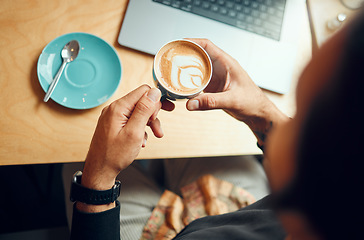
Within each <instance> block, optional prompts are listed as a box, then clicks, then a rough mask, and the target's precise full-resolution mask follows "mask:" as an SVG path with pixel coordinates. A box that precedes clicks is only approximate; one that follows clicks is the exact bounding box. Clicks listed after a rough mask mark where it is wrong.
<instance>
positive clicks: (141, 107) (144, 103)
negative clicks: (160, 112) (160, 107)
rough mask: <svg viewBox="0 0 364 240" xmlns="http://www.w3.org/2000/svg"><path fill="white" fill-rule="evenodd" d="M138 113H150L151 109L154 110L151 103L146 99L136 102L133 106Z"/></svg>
mask: <svg viewBox="0 0 364 240" xmlns="http://www.w3.org/2000/svg"><path fill="white" fill-rule="evenodd" d="M134 111H137V112H139V113H150V112H151V111H154V109H153V105H152V104H151V103H150V102H148V100H147V99H142V100H141V101H139V102H138V104H137V105H136V106H135V110H134Z"/></svg>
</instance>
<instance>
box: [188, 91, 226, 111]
mask: <svg viewBox="0 0 364 240" xmlns="http://www.w3.org/2000/svg"><path fill="white" fill-rule="evenodd" d="M225 98H226V97H225V94H224V93H203V94H200V95H199V96H197V97H195V98H192V99H190V100H188V101H187V103H186V108H187V109H188V110H190V111H196V110H212V109H224V108H225V107H226V103H225V102H226V100H225Z"/></svg>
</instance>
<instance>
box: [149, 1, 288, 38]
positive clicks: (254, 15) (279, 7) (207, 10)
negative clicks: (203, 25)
mask: <svg viewBox="0 0 364 240" xmlns="http://www.w3.org/2000/svg"><path fill="white" fill-rule="evenodd" d="M152 1H154V2H158V3H161V4H163V5H166V6H170V7H173V8H177V9H180V10H183V11H186V12H190V13H194V14H197V15H199V16H203V17H207V18H210V19H213V20H216V21H219V22H222V23H225V24H229V25H231V26H234V27H237V28H240V29H244V30H246V31H249V32H252V33H256V34H259V35H261V36H265V37H268V38H271V39H274V40H277V41H279V39H280V36H281V29H282V22H283V15H284V9H285V6H286V0H152Z"/></svg>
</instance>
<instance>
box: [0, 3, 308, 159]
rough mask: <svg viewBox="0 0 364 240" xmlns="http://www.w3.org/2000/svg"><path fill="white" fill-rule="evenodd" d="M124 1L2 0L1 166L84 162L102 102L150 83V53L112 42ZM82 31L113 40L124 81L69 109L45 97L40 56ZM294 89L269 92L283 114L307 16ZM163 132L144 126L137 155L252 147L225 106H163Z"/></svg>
mask: <svg viewBox="0 0 364 240" xmlns="http://www.w3.org/2000/svg"><path fill="white" fill-rule="evenodd" d="M127 2H128V1H120V0H108V1H99V0H63V1H47V0H37V1H28V0H2V1H1V5H0V29H1V31H0V35H1V36H0V52H1V55H2V57H1V58H0V89H1V94H0V103H1V104H0V165H15V164H36V163H61V162H77V161H83V160H84V158H85V156H86V153H87V151H88V146H89V143H90V140H91V137H92V134H93V131H94V128H95V126H96V123H97V119H98V117H99V114H100V112H101V110H102V108H103V107H104V106H106V105H107V104H109V103H111V102H112V101H113V100H115V99H117V98H119V97H121V96H123V95H125V94H126V93H128V92H129V91H131V90H133V89H135V88H136V87H138V86H139V85H141V84H144V83H147V84H149V85H153V80H152V76H151V72H152V62H153V57H152V56H150V55H147V54H143V53H140V52H136V51H133V50H130V49H127V48H124V47H121V46H120V45H118V43H117V36H118V34H119V29H120V27H121V24H122V21H123V16H124V13H125V11H126V8H127ZM70 32H87V33H91V34H94V35H97V36H99V37H101V38H103V39H104V40H105V41H107V42H108V43H110V44H111V45H113V46H114V47H115V48H116V50H117V52H118V54H119V57H120V59H121V62H122V67H123V75H122V82H121V84H120V86H119V88H118V89H117V91H116V93H115V94H114V95H113V97H112V98H111V99H110V100H108V101H107V102H106V103H105V104H103V105H101V106H99V107H96V108H93V109H90V110H72V109H68V108H65V107H62V106H60V105H58V104H57V103H55V102H53V101H49V102H48V103H44V102H43V97H44V91H43V90H42V88H41V86H40V84H39V82H38V78H37V70H36V68H37V60H38V57H39V55H40V53H41V51H42V49H43V48H44V47H45V46H46V45H47V43H49V42H50V41H51V40H53V39H54V38H56V37H58V36H60V35H63V34H66V33H70ZM301 39H302V42H301V47H300V52H299V54H298V57H297V68H296V73H295V75H294V76H293V79H294V80H293V84H292V90H291V92H290V93H288V94H286V95H278V94H275V93H271V92H266V93H267V95H268V96H269V98H270V99H272V100H273V101H274V102H275V103H276V104H277V105H278V107H279V108H280V109H281V110H282V111H284V112H285V113H287V114H289V115H292V114H294V112H295V101H294V95H295V94H294V92H295V91H294V89H295V85H296V80H297V79H298V76H299V74H300V73H301V71H302V69H303V67H304V66H305V65H306V63H307V61H308V60H309V59H310V57H311V36H310V31H309V24H308V20H307V19H305V24H304V27H303V30H302V37H301ZM159 118H160V120H161V122H162V126H163V129H164V133H165V137H164V138H163V139H156V138H154V137H153V136H152V133H151V132H150V131H149V130H148V131H149V132H148V133H149V136H150V137H149V139H148V143H147V147H146V148H145V149H143V150H142V151H141V153H140V154H139V156H138V158H139V159H152V158H177V157H178V158H179V157H191V156H194V157H199V156H224V155H238V154H257V153H260V150H259V149H258V148H257V147H256V140H255V138H254V136H253V134H252V133H251V132H250V130H249V129H248V128H247V126H245V125H244V124H243V123H241V122H238V121H236V120H235V119H233V118H232V117H230V116H228V115H227V114H225V113H224V112H223V111H220V110H216V111H210V112H188V111H187V110H186V109H185V101H179V102H177V103H176V109H175V111H173V112H171V113H169V112H161V113H160V115H159Z"/></svg>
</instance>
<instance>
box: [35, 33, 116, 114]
mask: <svg viewBox="0 0 364 240" xmlns="http://www.w3.org/2000/svg"><path fill="white" fill-rule="evenodd" d="M71 40H77V41H78V42H79V43H80V52H79V54H78V56H77V58H76V59H75V60H74V61H73V62H70V63H68V64H67V65H66V68H65V69H64V71H63V73H62V76H61V78H60V80H59V82H58V84H57V86H56V88H55V90H54V92H53V94H52V95H51V98H52V99H53V100H54V101H55V102H57V103H58V104H60V105H62V106H65V107H68V108H73V109H89V108H93V107H96V106H99V105H100V104H102V103H104V102H106V101H107V100H108V99H109V98H110V97H111V96H112V95H113V94H114V92H115V91H116V89H117V88H118V86H119V84H120V81H121V72H122V69H121V62H120V59H119V57H118V54H117V52H116V51H115V49H114V48H113V47H112V46H111V45H110V44H108V43H107V42H105V41H104V40H102V39H101V38H99V37H97V36H94V35H91V34H88V33H69V34H65V35H62V36H60V37H58V38H56V39H54V40H53V41H51V42H50V43H49V44H48V45H47V46H46V47H45V48H44V49H43V51H42V53H41V55H40V56H39V59H38V66H37V73H38V79H39V83H40V85H41V86H42V88H43V90H44V92H47V91H48V88H49V85H50V83H51V82H52V79H53V78H54V76H55V74H56V73H57V71H58V69H59V67H60V66H61V64H62V57H61V50H62V48H63V47H64V45H66V43H68V42H69V41H71Z"/></svg>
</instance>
